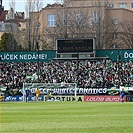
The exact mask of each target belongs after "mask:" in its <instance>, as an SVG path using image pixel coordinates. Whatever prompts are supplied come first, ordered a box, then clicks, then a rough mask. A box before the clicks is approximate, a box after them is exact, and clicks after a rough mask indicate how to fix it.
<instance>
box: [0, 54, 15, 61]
mask: <svg viewBox="0 0 133 133" xmlns="http://www.w3.org/2000/svg"><path fill="white" fill-rule="evenodd" d="M1 57H2V60H15V59H16V60H17V59H18V55H15V54H3V56H1Z"/></svg>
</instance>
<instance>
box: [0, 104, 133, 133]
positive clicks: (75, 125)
mask: <svg viewBox="0 0 133 133" xmlns="http://www.w3.org/2000/svg"><path fill="white" fill-rule="evenodd" d="M0 133H133V104H132V103H102V102H99V103H98V102H92V103H89V102H29V103H22V102H19V103H18V102H11V103H0Z"/></svg>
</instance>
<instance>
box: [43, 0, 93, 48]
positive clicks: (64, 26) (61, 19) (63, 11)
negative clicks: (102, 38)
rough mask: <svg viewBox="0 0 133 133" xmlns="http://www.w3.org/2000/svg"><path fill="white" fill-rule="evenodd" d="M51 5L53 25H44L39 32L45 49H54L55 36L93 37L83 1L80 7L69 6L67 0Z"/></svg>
mask: <svg viewBox="0 0 133 133" xmlns="http://www.w3.org/2000/svg"><path fill="white" fill-rule="evenodd" d="M53 6H54V8H53V9H54V10H55V12H54V15H55V21H56V22H55V25H53V26H46V27H44V28H43V31H42V33H41V39H42V40H41V41H42V42H45V43H43V45H44V44H45V49H47V48H52V49H55V39H56V38H86V37H94V36H93V35H92V28H91V26H90V24H89V16H88V8H86V7H84V5H83V3H82V4H81V6H80V8H75V7H74V6H72V7H69V6H68V3H67V1H65V3H64V2H63V4H54V5H52V7H53ZM44 37H45V38H44ZM47 38H51V39H47Z"/></svg>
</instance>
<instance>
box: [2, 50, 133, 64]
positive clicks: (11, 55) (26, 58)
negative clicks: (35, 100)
mask: <svg viewBox="0 0 133 133" xmlns="http://www.w3.org/2000/svg"><path fill="white" fill-rule="evenodd" d="M118 56H119V57H120V60H119V61H133V51H132V50H131V49H124V50H122V49H110V50H96V57H109V58H110V60H112V61H118ZM0 57H1V62H37V61H38V60H39V61H40V62H49V61H51V60H52V59H53V58H56V50H50V51H39V58H38V51H29V52H28V51H27V52H0Z"/></svg>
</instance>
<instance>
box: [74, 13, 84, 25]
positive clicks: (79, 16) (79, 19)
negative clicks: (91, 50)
mask: <svg viewBox="0 0 133 133" xmlns="http://www.w3.org/2000/svg"><path fill="white" fill-rule="evenodd" d="M76 22H77V24H78V25H81V24H84V23H85V18H84V15H83V14H76Z"/></svg>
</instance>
